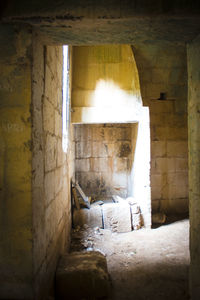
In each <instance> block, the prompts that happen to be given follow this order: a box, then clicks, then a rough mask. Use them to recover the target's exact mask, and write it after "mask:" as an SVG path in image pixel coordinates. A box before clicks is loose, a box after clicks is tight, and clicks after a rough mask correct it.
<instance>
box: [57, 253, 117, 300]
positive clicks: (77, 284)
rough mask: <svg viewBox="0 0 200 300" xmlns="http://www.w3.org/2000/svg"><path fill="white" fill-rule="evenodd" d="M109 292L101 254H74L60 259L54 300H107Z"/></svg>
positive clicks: (108, 281)
mask: <svg viewBox="0 0 200 300" xmlns="http://www.w3.org/2000/svg"><path fill="white" fill-rule="evenodd" d="M110 292H111V285H110V280H109V274H108V271H107V262H106V258H105V256H104V255H103V254H101V253H100V252H96V251H95V252H94V251H92V252H82V253H80V252H74V253H71V254H66V255H63V256H62V257H61V259H60V262H59V265H58V268H57V272H56V299H60V300H64V299H72V300H74V299H76V300H80V299H108V298H109V295H110Z"/></svg>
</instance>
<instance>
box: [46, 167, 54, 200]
mask: <svg viewBox="0 0 200 300" xmlns="http://www.w3.org/2000/svg"><path fill="white" fill-rule="evenodd" d="M44 191H45V204H46V205H48V204H49V203H50V202H51V201H52V200H53V199H54V197H55V173H54V171H52V172H48V173H47V174H45V177H44Z"/></svg>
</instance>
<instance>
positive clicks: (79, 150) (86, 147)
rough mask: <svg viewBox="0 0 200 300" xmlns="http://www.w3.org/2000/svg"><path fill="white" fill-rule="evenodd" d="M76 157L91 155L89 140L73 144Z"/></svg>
mask: <svg viewBox="0 0 200 300" xmlns="http://www.w3.org/2000/svg"><path fill="white" fill-rule="evenodd" d="M75 155H76V158H88V157H91V143H90V142H89V141H84V142H77V143H76V146H75Z"/></svg>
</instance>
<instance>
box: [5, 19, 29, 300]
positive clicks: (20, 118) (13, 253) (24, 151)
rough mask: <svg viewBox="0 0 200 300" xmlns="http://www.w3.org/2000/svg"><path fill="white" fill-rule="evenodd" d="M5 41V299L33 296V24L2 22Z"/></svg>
mask: <svg viewBox="0 0 200 300" xmlns="http://www.w3.org/2000/svg"><path fill="white" fill-rule="evenodd" d="M0 44H1V47H0V70H1V72H0V278H1V280H0V281H1V284H0V298H1V299H22V298H26V299H31V297H32V280H33V279H32V195H31V168H32V167H31V160H32V151H31V149H32V143H31V131H32V130H31V49H32V33H31V28H30V27H27V26H11V25H10V26H9V25H1V26H0Z"/></svg>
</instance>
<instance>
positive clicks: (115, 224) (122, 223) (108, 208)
mask: <svg viewBox="0 0 200 300" xmlns="http://www.w3.org/2000/svg"><path fill="white" fill-rule="evenodd" d="M102 209H103V222H104V229H111V230H112V231H113V232H119V233H120V232H129V231H131V214H130V205H129V204H127V203H107V204H104V205H103V206H102Z"/></svg>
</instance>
